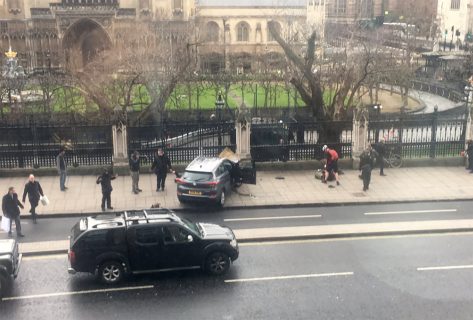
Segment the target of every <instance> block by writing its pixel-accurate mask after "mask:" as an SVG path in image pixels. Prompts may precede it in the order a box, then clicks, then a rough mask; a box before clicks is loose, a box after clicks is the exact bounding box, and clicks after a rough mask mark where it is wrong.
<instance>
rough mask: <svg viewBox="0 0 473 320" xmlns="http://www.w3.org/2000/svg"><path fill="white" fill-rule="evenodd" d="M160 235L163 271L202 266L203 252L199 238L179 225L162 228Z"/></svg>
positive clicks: (161, 266) (168, 225)
mask: <svg viewBox="0 0 473 320" xmlns="http://www.w3.org/2000/svg"><path fill="white" fill-rule="evenodd" d="M160 233H161V235H162V243H163V251H162V257H161V258H162V259H161V264H160V268H161V269H168V268H183V267H193V266H199V265H200V259H199V257H200V254H201V253H200V251H201V250H200V239H199V237H198V236H196V235H195V234H194V233H193V232H191V231H190V230H189V229H187V228H185V227H183V226H181V225H178V224H167V225H164V226H161V230H160ZM189 236H190V237H191V238H190V237H189Z"/></svg>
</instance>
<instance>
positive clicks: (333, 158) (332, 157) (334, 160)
mask: <svg viewBox="0 0 473 320" xmlns="http://www.w3.org/2000/svg"><path fill="white" fill-rule="evenodd" d="M322 151H323V152H324V153H325V156H326V159H327V170H325V172H324V181H323V182H324V183H327V179H328V177H329V175H330V173H331V172H333V174H334V176H335V180H336V181H337V186H339V185H340V181H338V153H337V151H335V150H333V149H330V148H329V147H328V146H327V145H324V146H323V147H322Z"/></svg>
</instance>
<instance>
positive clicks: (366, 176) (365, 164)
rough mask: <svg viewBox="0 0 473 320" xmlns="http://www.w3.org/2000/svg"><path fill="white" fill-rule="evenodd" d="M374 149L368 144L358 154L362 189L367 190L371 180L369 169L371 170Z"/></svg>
mask: <svg viewBox="0 0 473 320" xmlns="http://www.w3.org/2000/svg"><path fill="white" fill-rule="evenodd" d="M375 159H376V151H375V150H373V148H372V147H371V146H368V148H366V149H365V150H363V152H362V153H361V155H360V166H359V168H358V169H359V170H360V171H361V178H362V179H363V191H367V190H368V189H369V187H370V182H371V171H372V170H373V167H374V164H375V161H376V160H375Z"/></svg>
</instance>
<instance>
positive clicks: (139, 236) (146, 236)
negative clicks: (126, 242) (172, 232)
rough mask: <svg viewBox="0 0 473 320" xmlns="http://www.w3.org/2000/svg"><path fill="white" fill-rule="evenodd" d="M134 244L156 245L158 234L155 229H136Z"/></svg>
mask: <svg viewBox="0 0 473 320" xmlns="http://www.w3.org/2000/svg"><path fill="white" fill-rule="evenodd" d="M135 235H136V240H135V241H136V243H139V244H156V243H158V233H157V229H156V228H152V227H142V228H136V233H135Z"/></svg>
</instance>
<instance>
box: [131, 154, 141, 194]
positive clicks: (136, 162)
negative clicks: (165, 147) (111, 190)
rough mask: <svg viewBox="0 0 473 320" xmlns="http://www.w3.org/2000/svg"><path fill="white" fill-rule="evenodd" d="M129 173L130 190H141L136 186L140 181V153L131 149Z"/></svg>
mask: <svg viewBox="0 0 473 320" xmlns="http://www.w3.org/2000/svg"><path fill="white" fill-rule="evenodd" d="M130 174H131V183H132V187H131V191H132V192H133V193H134V194H138V193H140V192H141V191H143V190H141V189H140V188H139V186H138V183H139V182H140V154H139V153H138V151H136V150H135V151H133V154H132V155H131V157H130Z"/></svg>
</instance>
